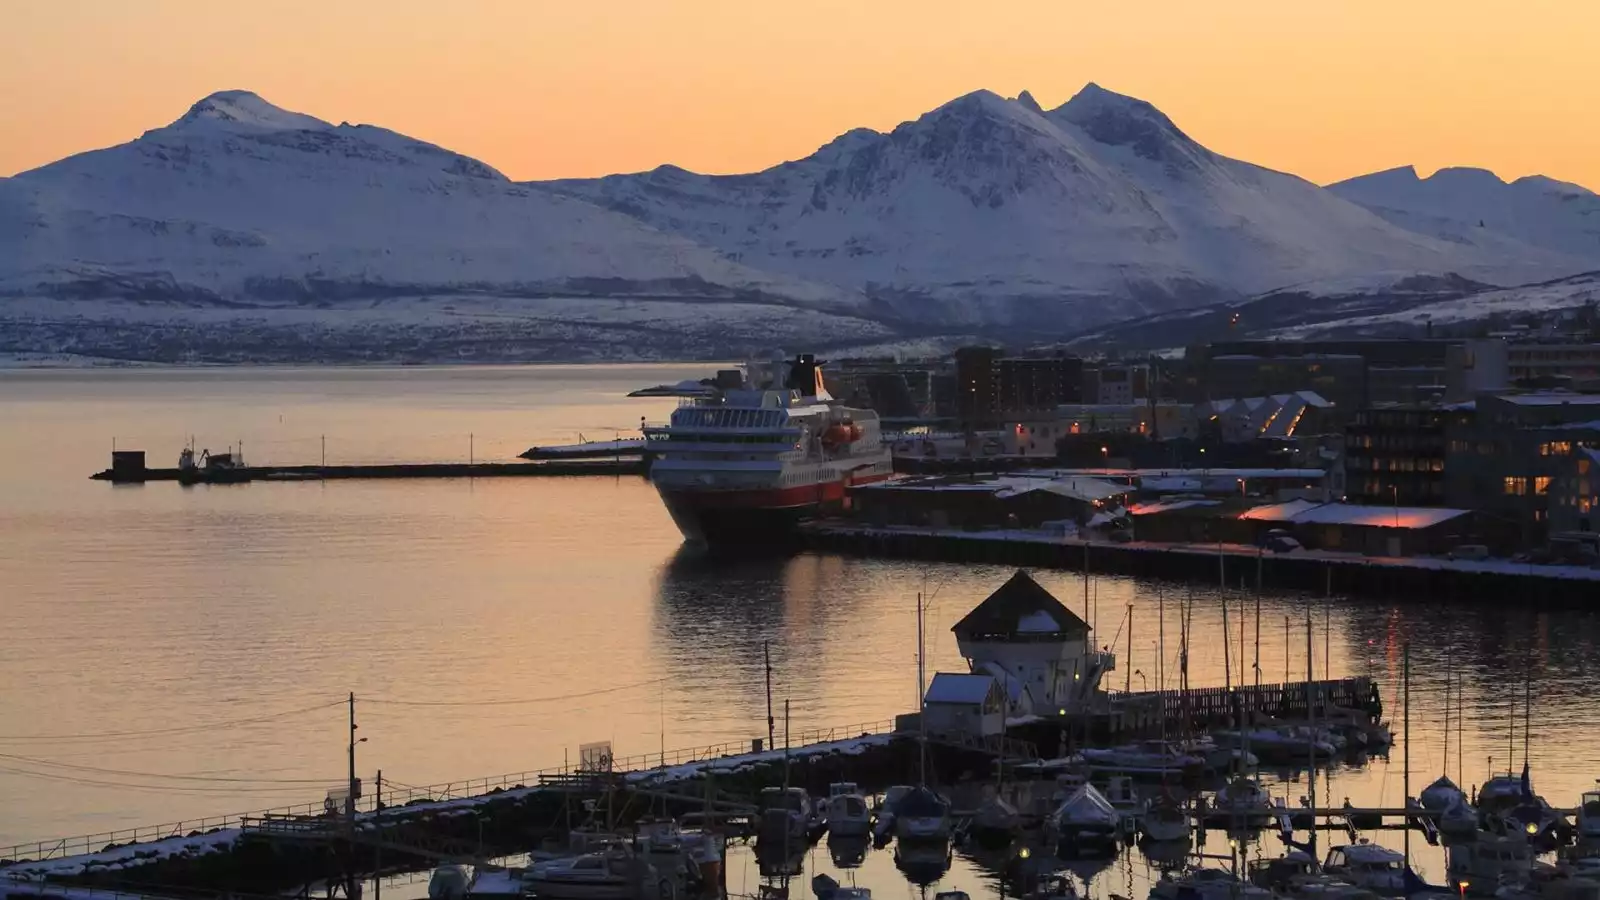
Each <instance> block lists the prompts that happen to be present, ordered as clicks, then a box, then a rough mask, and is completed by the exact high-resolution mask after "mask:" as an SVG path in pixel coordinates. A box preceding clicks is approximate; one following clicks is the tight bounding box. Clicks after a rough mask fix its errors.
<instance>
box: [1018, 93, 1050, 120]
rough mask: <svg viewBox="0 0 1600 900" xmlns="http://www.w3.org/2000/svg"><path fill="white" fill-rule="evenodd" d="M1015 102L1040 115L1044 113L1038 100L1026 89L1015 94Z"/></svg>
mask: <svg viewBox="0 0 1600 900" xmlns="http://www.w3.org/2000/svg"><path fill="white" fill-rule="evenodd" d="M1017 102H1018V103H1020V104H1022V105H1023V106H1024V107H1026V108H1027V109H1028V110H1030V111H1032V112H1036V113H1038V114H1039V115H1041V116H1042V115H1044V109H1043V108H1042V107H1040V106H1039V101H1037V100H1035V99H1033V95H1032V94H1030V93H1028V92H1027V91H1023V92H1022V93H1020V94H1018V95H1017Z"/></svg>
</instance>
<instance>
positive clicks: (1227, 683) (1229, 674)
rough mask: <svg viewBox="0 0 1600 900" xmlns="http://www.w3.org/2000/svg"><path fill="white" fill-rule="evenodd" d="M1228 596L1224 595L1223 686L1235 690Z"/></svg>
mask: <svg viewBox="0 0 1600 900" xmlns="http://www.w3.org/2000/svg"><path fill="white" fill-rule="evenodd" d="M1229 631H1230V629H1229V628H1228V595H1227V594H1223V595H1222V686H1223V687H1224V688H1226V689H1228V690H1230V691H1231V690H1233V649H1232V648H1230V647H1229V646H1228V632H1229Z"/></svg>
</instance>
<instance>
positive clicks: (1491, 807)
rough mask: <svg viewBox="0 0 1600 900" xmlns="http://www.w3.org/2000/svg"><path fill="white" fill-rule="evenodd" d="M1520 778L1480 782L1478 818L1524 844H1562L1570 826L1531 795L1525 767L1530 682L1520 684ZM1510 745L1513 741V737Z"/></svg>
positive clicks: (1502, 777)
mask: <svg viewBox="0 0 1600 900" xmlns="http://www.w3.org/2000/svg"><path fill="white" fill-rule="evenodd" d="M1524 684H1525V689H1524V699H1523V704H1524V705H1523V710H1524V711H1523V729H1522V774H1521V775H1520V776H1514V775H1511V774H1510V773H1509V771H1508V772H1507V774H1505V775H1496V776H1494V777H1493V778H1490V779H1489V780H1488V781H1486V782H1484V785H1483V787H1482V788H1481V789H1479V791H1478V796H1477V803H1478V812H1479V815H1480V818H1482V819H1483V820H1485V821H1486V822H1488V823H1492V822H1493V821H1494V820H1498V821H1499V822H1501V823H1503V824H1504V826H1505V829H1506V830H1509V831H1516V832H1520V833H1522V834H1524V835H1526V836H1527V838H1528V840H1529V841H1531V842H1533V843H1536V844H1540V845H1544V846H1549V845H1552V844H1555V845H1559V844H1563V843H1566V841H1567V840H1568V839H1569V838H1570V837H1571V831H1572V825H1571V823H1569V822H1568V821H1567V820H1566V818H1565V817H1563V816H1561V815H1560V814H1559V813H1557V812H1556V811H1555V810H1554V809H1552V808H1551V807H1550V804H1549V803H1547V802H1545V799H1544V798H1543V797H1541V796H1539V795H1538V794H1535V793H1534V792H1533V779H1532V777H1531V773H1530V770H1529V766H1528V745H1529V742H1530V737H1529V735H1530V732H1531V731H1532V728H1533V718H1532V717H1533V680H1532V678H1531V677H1529V678H1527V679H1526V680H1525V682H1524ZM1511 715H1512V719H1511V721H1512V733H1513V735H1514V734H1515V730H1516V710H1515V707H1513V709H1512V713H1511ZM1512 740H1513V745H1514V742H1515V738H1514V737H1513V739H1512Z"/></svg>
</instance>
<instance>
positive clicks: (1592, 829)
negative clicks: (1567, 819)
mask: <svg viewBox="0 0 1600 900" xmlns="http://www.w3.org/2000/svg"><path fill="white" fill-rule="evenodd" d="M1578 837H1579V838H1581V839H1583V840H1587V841H1594V840H1600V791H1584V793H1583V796H1582V797H1581V798H1579V800H1578Z"/></svg>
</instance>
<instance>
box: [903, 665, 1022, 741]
mask: <svg viewBox="0 0 1600 900" xmlns="http://www.w3.org/2000/svg"><path fill="white" fill-rule="evenodd" d="M1005 708H1006V700H1005V691H1004V689H1002V688H1001V687H1000V685H999V683H998V682H996V681H995V680H994V679H993V678H990V677H989V676H988V675H958V674H955V673H952V672H936V673H934V676H933V681H932V682H931V683H930V684H929V685H928V694H927V696H925V697H923V698H922V715H923V716H924V717H925V718H926V720H927V728H928V733H929V734H963V735H970V736H975V737H989V736H990V735H996V734H1001V733H1002V732H1004V731H1005V724H1006V723H1005Z"/></svg>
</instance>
